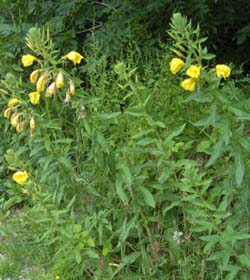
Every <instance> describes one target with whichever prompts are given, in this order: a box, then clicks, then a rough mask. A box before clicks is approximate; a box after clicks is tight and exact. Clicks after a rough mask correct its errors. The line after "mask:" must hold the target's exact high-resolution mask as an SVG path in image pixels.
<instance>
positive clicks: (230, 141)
mask: <svg viewBox="0 0 250 280" xmlns="http://www.w3.org/2000/svg"><path fill="white" fill-rule="evenodd" d="M169 35H170V36H171V38H172V39H173V42H172V46H171V50H172V51H171V53H170V52H169V46H165V45H164V44H162V46H163V48H162V49H161V50H158V51H159V52H158V53H157V54H156V53H154V52H153V51H152V47H151V46H150V47H148V49H146V51H145V50H144V55H145V57H144V55H143V56H141V54H140V51H139V50H140V48H139V46H138V45H136V42H134V41H133V42H132V41H131V45H128V46H127V49H124V50H123V51H122V53H121V54H120V55H119V59H118V60H117V61H112V59H111V58H110V57H106V56H105V54H104V53H103V52H102V46H100V45H99V43H98V41H97V40H96V38H95V36H94V34H93V37H91V40H92V41H91V44H90V45H88V47H87V46H86V48H85V51H84V52H85V57H84V58H83V56H82V55H81V54H80V53H78V52H76V51H75V50H71V49H69V51H66V52H65V53H62V54H61V53H59V51H58V50H57V48H56V47H55V46H54V44H53V42H52V40H51V36H50V34H49V32H48V31H42V30H39V29H37V28H32V29H31V30H30V31H29V33H28V35H27V37H26V43H27V46H28V47H29V50H28V51H26V52H25V53H24V54H23V55H24V57H23V62H22V69H23V73H22V74H23V75H22V77H23V78H20V79H17V78H16V76H14V75H12V74H7V75H6V77H5V79H3V80H1V92H2V93H3V94H2V97H3V98H2V101H1V103H2V105H3V110H2V111H3V112H2V113H3V122H4V125H5V127H4V131H5V133H6V136H8V137H9V139H10V141H9V146H8V149H4V152H3V153H4V154H5V155H4V160H3V170H4V174H3V175H2V177H3V183H4V185H5V186H6V193H5V196H6V200H4V201H3V208H4V210H5V212H4V218H6V220H8V221H11V222H10V223H3V225H0V227H1V230H2V228H3V230H2V231H3V232H4V234H5V236H4V237H5V240H7V242H6V243H7V244H6V251H7V252H8V254H9V255H10V256H11V257H12V258H13V259H15V260H17V259H18V260H19V259H21V260H23V259H25V263H30V264H31V265H32V266H33V263H36V264H37V263H38V266H40V267H43V268H44V269H45V271H46V273H47V274H46V277H45V278H44V279H64V280H72V277H74V279H79V280H80V279H103V277H105V278H107V279H139V278H140V279H176V277H177V278H180V279H213V278H215V279H220V278H221V279H236V278H239V279H241V278H242V279H248V278H249V277H248V276H249V268H250V264H249V253H248V248H249V238H250V234H249V229H248V224H249V221H250V220H249V215H248V208H247V205H248V202H249V200H250V198H249V193H250V192H249V183H248V182H249V175H248V173H247V172H246V170H247V169H248V168H249V147H250V144H249V114H248V112H247V108H248V107H247V106H248V105H247V104H249V99H247V97H246V95H245V92H244V91H242V90H241V89H239V88H238V87H237V85H236V82H235V76H234V75H235V71H236V70H235V69H234V68H233V67H232V65H228V64H227V63H225V64H218V65H214V62H213V60H212V59H213V58H214V57H215V56H214V55H212V54H209V53H208V51H207V49H206V47H204V44H205V42H206V38H200V30H199V27H196V28H194V27H193V26H192V24H191V22H189V21H188V20H187V19H186V18H185V17H183V16H181V15H180V14H174V15H173V18H172V23H171V29H170V31H169ZM145 48H146V46H145ZM165 50H167V51H165ZM154 51H155V50H154ZM123 52H124V53H123ZM172 54H174V55H172ZM83 59H84V63H82V64H81V62H82V60H83ZM21 60H22V59H21ZM21 60H20V63H21ZM231 69H232V70H231ZM13 127H14V129H13ZM17 132H18V133H17ZM10 148H11V149H10ZM13 206H15V207H13ZM16 208H19V209H21V211H20V212H19V213H18V214H17V215H13V216H10V215H9V216H8V213H11V212H12V211H15V209H16ZM20 221H23V222H20ZM5 225H6V226H5ZM31 229H32V230H31ZM2 231H1V232H2ZM13 232H14V233H16V234H17V235H15V234H13ZM13 236H14V237H13ZM16 236H18V238H17V237H16ZM39 276H40V275H39ZM244 277H245V278H244ZM37 278H39V277H38V275H37V274H36V275H35V277H33V279H37ZM40 278H41V277H40ZM31 279H32V278H31ZM41 279H42V278H41Z"/></svg>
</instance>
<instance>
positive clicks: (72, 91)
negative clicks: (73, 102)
mask: <svg viewBox="0 0 250 280" xmlns="http://www.w3.org/2000/svg"><path fill="white" fill-rule="evenodd" d="M69 93H70V95H75V84H74V82H73V81H71V80H70V81H69Z"/></svg>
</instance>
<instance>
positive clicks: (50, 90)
mask: <svg viewBox="0 0 250 280" xmlns="http://www.w3.org/2000/svg"><path fill="white" fill-rule="evenodd" d="M55 94H56V83H55V82H53V83H52V84H50V86H49V87H48V88H47V90H46V95H45V96H46V97H50V96H52V95H55Z"/></svg>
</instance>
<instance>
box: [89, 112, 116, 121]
mask: <svg viewBox="0 0 250 280" xmlns="http://www.w3.org/2000/svg"><path fill="white" fill-rule="evenodd" d="M120 114H121V112H113V113H96V114H95V115H94V117H95V118H96V119H98V120H110V119H114V118H117V117H118V116H120Z"/></svg>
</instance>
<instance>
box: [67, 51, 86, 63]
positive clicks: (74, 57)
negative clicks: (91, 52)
mask: <svg viewBox="0 0 250 280" xmlns="http://www.w3.org/2000/svg"><path fill="white" fill-rule="evenodd" d="M65 57H66V58H68V59H69V60H71V61H72V62H73V63H74V65H76V63H78V64H80V63H81V60H82V58H83V56H82V55H80V54H79V53H78V52H75V51H71V52H69V53H67V54H66V55H65Z"/></svg>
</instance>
